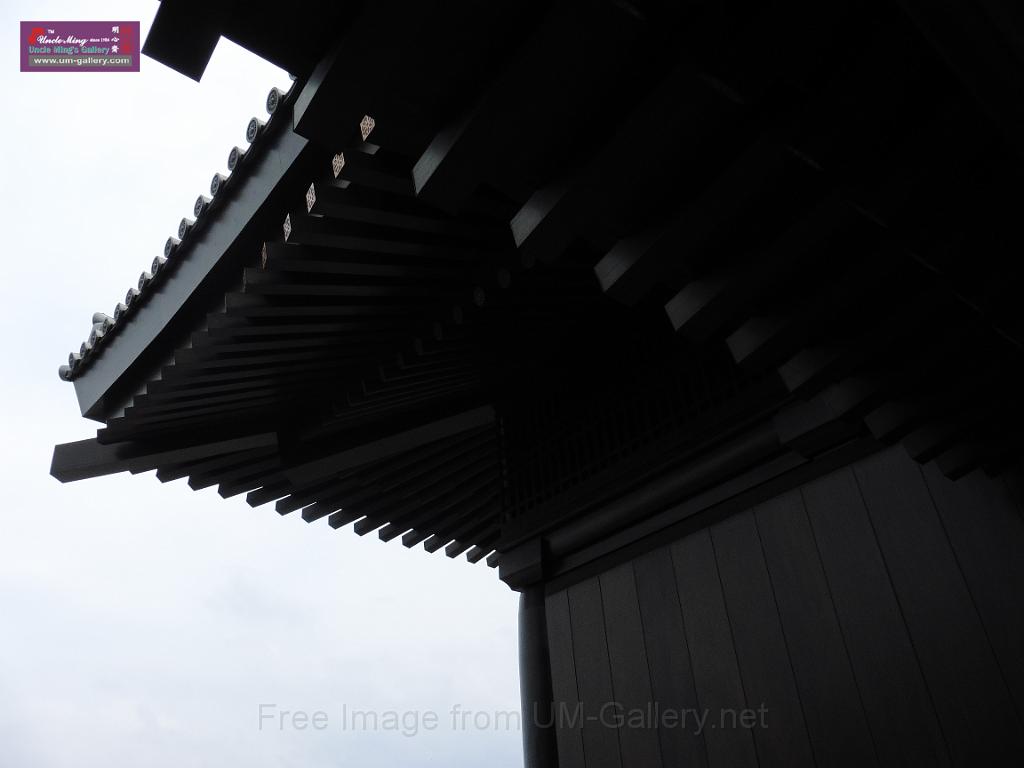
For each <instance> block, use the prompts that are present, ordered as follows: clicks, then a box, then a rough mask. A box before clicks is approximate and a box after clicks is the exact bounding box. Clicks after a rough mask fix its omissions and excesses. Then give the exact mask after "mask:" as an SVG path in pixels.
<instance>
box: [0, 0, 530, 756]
mask: <svg viewBox="0 0 1024 768" xmlns="http://www.w3.org/2000/svg"><path fill="white" fill-rule="evenodd" d="M156 8H157V3H155V2H152V3H150V2H124V1H122V2H89V1H87V2H82V0H78V2H49V1H47V2H34V3H24V2H13V3H12V2H11V0H4V1H3V3H0V21H2V23H0V29H3V30H6V31H5V32H4V34H3V36H2V38H3V39H6V40H7V41H9V43H8V49H7V53H6V54H5V58H4V66H3V68H2V72H0V85H2V88H0V94H2V95H0V98H2V99H3V102H4V106H3V118H2V119H0V147H2V151H3V158H2V163H0V215H2V216H3V222H4V225H3V229H4V232H5V234H6V237H5V238H4V251H3V253H2V254H0V259H2V261H0V275H2V279H0V307H2V311H3V316H4V317H5V322H4V324H3V327H4V332H3V334H2V336H0V393H2V403H3V407H4V429H3V437H4V439H3V442H2V447H0V451H2V452H3V456H2V461H0V481H2V482H0V489H2V491H3V502H2V506H0V765H4V766H19V767H20V766H43V767H47V768H48V767H50V766H75V768H87V767H88V766H103V767H104V768H108V767H109V766H121V765H125V766H127V765H131V766H138V767H139V768H145V767H146V766H175V768H180V767H182V766H207V765H208V766H225V765H247V766H304V767H306V768H316V767H317V766H360V767H366V768H370V767H372V766H389V768H393V767H398V766H400V767H402V768H408V767H412V766H419V765H439V764H447V765H467V766H472V765H485V764H486V765H497V766H518V765H521V756H520V755H521V752H520V734H519V732H518V731H516V730H508V729H506V728H504V727H499V728H497V729H496V728H494V727H493V725H492V726H491V727H483V728H480V729H477V728H475V727H473V726H472V718H471V719H470V720H468V721H466V724H467V726H468V730H467V731H462V730H461V728H460V727H457V728H455V729H453V728H452V722H451V715H450V713H451V709H452V707H453V706H459V707H461V708H462V709H463V710H469V711H472V712H475V713H483V714H486V715H488V716H490V717H488V718H485V717H484V716H483V715H481V716H480V717H479V719H478V724H481V725H484V724H485V722H484V721H485V719H492V718H493V714H494V713H495V712H507V711H510V710H516V709H518V677H517V668H516V609H517V595H515V594H514V593H513V592H511V591H510V590H509V589H508V588H507V587H505V586H504V585H503V584H502V583H501V582H499V581H498V580H497V576H496V574H495V572H494V571H493V570H491V569H489V568H487V567H486V566H484V565H483V564H480V565H477V566H473V565H469V564H468V563H466V561H465V560H464V559H462V558H460V559H458V560H454V561H453V560H450V559H448V558H447V557H445V556H444V555H443V554H440V553H439V554H436V555H428V554H426V553H425V552H423V550H422V549H418V550H407V549H405V548H404V547H403V546H401V544H399V543H397V542H392V543H391V544H383V543H381V542H380V541H379V540H378V539H377V537H376V536H375V535H370V536H366V537H363V538H360V537H358V536H356V535H355V534H354V533H353V532H352V531H351V530H350V529H344V530H342V531H332V530H331V529H330V528H329V527H328V526H327V522H326V520H321V521H319V522H318V523H314V524H312V525H307V524H306V523H304V522H302V520H301V519H300V518H298V517H297V516H294V515H292V516H288V517H284V518H281V517H279V516H278V515H277V513H276V512H274V510H273V507H272V505H268V506H266V507H260V508H257V509H252V508H250V507H249V506H248V505H247V504H246V503H245V501H244V497H236V498H233V499H228V500H224V499H221V498H220V497H219V496H218V495H217V493H216V490H215V489H213V488H210V489H207V490H204V491H199V492H194V491H192V490H191V489H189V488H188V486H187V485H186V484H185V481H183V480H180V481H176V482H174V483H168V484H161V483H160V482H159V481H158V480H156V478H155V477H154V476H153V474H152V473H147V474H143V475H136V476H132V475H113V476H110V477H106V478H99V479H96V480H88V481H82V482H78V483H72V484H68V485H61V484H60V483H58V482H57V481H56V480H54V479H53V478H51V477H50V476H49V474H48V470H49V463H50V455H51V451H52V448H53V445H54V444H55V443H60V442H68V441H70V440H77V439H81V438H85V437H91V436H92V435H94V434H95V428H96V426H97V425H96V424H95V423H93V422H89V421H87V420H85V419H83V418H81V416H80V415H79V411H78V406H77V403H76V400H75V397H74V392H73V387H72V385H70V384H68V383H65V382H62V381H60V380H59V379H58V377H57V367H58V366H59V365H60V364H61V363H62V362H63V361H64V360H65V359H66V358H67V354H68V352H70V351H71V350H73V349H77V348H78V345H79V344H80V343H81V341H82V340H83V339H84V338H85V336H86V335H87V334H88V332H89V329H90V318H91V316H92V313H93V312H95V311H104V312H107V313H110V314H112V313H113V308H114V305H115V304H116V303H117V301H118V300H119V299H120V298H121V297H123V295H124V293H125V291H126V290H127V288H128V287H129V286H131V285H132V284H134V283H135V281H136V280H137V279H138V275H139V273H140V272H142V271H143V270H144V269H148V265H149V263H150V262H151V261H152V259H153V257H154V256H156V255H158V254H160V253H161V252H162V248H163V243H164V240H165V239H166V238H167V236H168V235H169V234H171V233H172V232H174V231H175V230H176V229H177V224H178V221H179V220H180V219H181V217H182V216H184V215H186V214H190V212H191V209H192V204H193V202H194V201H195V198H196V196H197V195H198V194H199V193H201V192H205V191H206V190H207V187H208V186H209V180H210V177H211V176H212V175H213V173H214V172H215V171H221V172H226V171H227V169H226V167H225V166H226V160H227V155H228V151H229V150H230V149H231V147H232V145H234V144H239V145H242V146H244V135H245V126H246V123H247V121H248V119H249V118H250V117H251V116H253V115H259V116H260V117H264V116H265V112H264V108H263V103H264V99H265V97H266V93H267V91H268V90H269V89H270V87H271V86H273V85H278V86H287V85H288V82H289V81H288V77H287V74H286V73H284V72H282V71H280V70H277V69H276V68H274V67H272V66H270V65H269V64H267V63H266V62H264V61H262V60H260V59H258V58H257V57H255V56H253V55H252V54H249V53H248V52H246V51H244V50H242V49H241V48H238V47H237V46H234V45H233V44H231V43H229V42H227V41H223V40H222V41H221V42H220V44H219V45H218V47H217V50H216V52H215V53H214V56H213V60H212V61H211V63H210V66H209V68H208V69H207V71H206V74H205V76H204V77H203V81H202V83H201V84H196V83H194V82H193V81H191V80H189V79H187V78H185V77H184V76H182V75H179V74H177V73H175V72H172V71H171V70H169V69H167V68H165V67H163V66H162V65H160V64H157V63H156V62H154V61H152V60H150V59H146V58H143V60H142V72H141V73H138V74H131V73H111V74H106V73H100V74H88V73H67V74H63V73H31V74H22V73H20V72H19V71H18V67H19V63H18V50H17V49H16V48H15V47H14V44H13V41H14V40H15V39H16V36H18V35H19V32H18V22H19V21H21V20H26V21H30V20H31V21H47V20H62V19H94V20H100V21H104V20H108V19H110V20H135V19H138V20H140V21H141V22H142V34H143V37H144V36H145V34H146V31H147V30H148V27H149V24H150V21H151V20H152V16H153V15H154V14H155V12H156ZM260 704H266V705H276V707H277V709H278V710H289V711H296V710H302V711H305V712H307V713H308V714H309V715H310V716H312V714H313V713H314V712H315V711H318V710H319V711H323V712H325V713H326V715H327V727H326V728H324V729H322V730H313V729H312V728H307V729H306V730H296V729H293V728H289V727H286V729H285V730H284V731H281V730H279V729H278V724H277V722H278V721H273V722H272V721H269V720H267V721H265V722H264V725H263V729H262V730H260V722H259V717H258V713H259V705H260ZM345 707H347V708H348V710H349V711H350V712H351V710H353V709H361V710H371V709H376V710H377V711H379V712H384V711H386V710H397V711H399V712H403V713H406V712H411V713H418V714H419V715H421V716H425V715H426V714H427V713H429V712H433V713H436V714H437V716H438V722H437V724H436V727H435V728H434V729H433V730H426V729H424V728H421V729H420V732H419V733H418V735H416V736H407V735H403V734H402V733H396V732H394V731H386V732H385V731H380V732H377V733H373V732H365V731H364V732H353V731H351V730H344V729H343V728H342V719H343V712H344V709H343V708H345ZM271 711H273V710H271V709H270V708H265V710H264V712H265V713H269V712H271ZM406 717H411V715H406ZM460 719H461V718H460ZM321 722H322V720H321ZM412 724H413V723H412V721H411V720H409V721H407V723H406V725H407V726H411V725H412ZM408 730H409V731H411V730H412V728H411V727H410V728H409V729H408Z"/></svg>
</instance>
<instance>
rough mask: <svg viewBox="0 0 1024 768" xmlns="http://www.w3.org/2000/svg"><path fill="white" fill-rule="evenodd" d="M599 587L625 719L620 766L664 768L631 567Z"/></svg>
mask: <svg viewBox="0 0 1024 768" xmlns="http://www.w3.org/2000/svg"><path fill="white" fill-rule="evenodd" d="M600 584H601V598H602V600H603V601H604V621H605V633H606V635H607V637H608V659H609V662H610V664H611V675H612V690H613V691H614V692H615V702H616V704H617V705H618V707H619V710H618V712H617V716H618V717H622V718H626V719H627V720H626V725H625V727H624V728H622V729H621V730H620V731H619V746H620V751H621V755H622V764H623V765H624V766H630V765H636V764H637V763H639V764H640V765H650V766H654V767H655V768H661V765H662V763H661V748H660V745H659V744H658V732H657V730H656V729H655V727H654V726H655V724H656V723H655V722H653V718H652V717H651V713H650V712H649V711H648V708H649V706H650V704H651V702H652V701H654V698H653V695H652V693H651V674H650V669H649V667H648V664H647V651H646V649H645V647H644V628H643V623H642V622H641V619H640V604H639V602H638V600H637V594H636V582H635V579H634V576H633V565H632V563H626V564H625V565H622V566H619V567H618V568H614V569H612V570H610V571H607V572H606V573H603V574H601V576H600Z"/></svg>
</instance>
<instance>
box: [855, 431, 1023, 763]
mask: <svg viewBox="0 0 1024 768" xmlns="http://www.w3.org/2000/svg"><path fill="white" fill-rule="evenodd" d="M855 473H856V476H857V480H858V483H859V485H860V488H861V491H862V493H863V496H864V501H865V504H866V506H867V509H868V512H869V514H870V515H871V520H872V523H873V524H874V528H875V533H876V536H877V537H878V542H879V544H880V546H881V550H882V554H883V556H884V557H885V562H886V565H887V567H888V569H889V573H890V574H891V576H892V583H893V587H894V588H895V592H896V596H897V598H898V600H899V602H900V605H901V606H902V608H903V616H904V619H905V621H906V624H907V627H908V629H909V630H910V635H911V637H912V638H913V639H914V645H915V647H916V648H917V652H918V657H919V658H920V660H921V667H922V669H923V670H924V675H925V679H926V680H927V681H928V685H929V688H930V689H931V692H932V696H933V698H934V701H935V707H936V710H937V712H938V715H939V721H940V722H941V723H942V728H943V733H944V734H945V736H946V741H947V743H948V745H949V749H950V753H951V757H952V758H953V762H954V763H956V764H959V765H965V764H970V763H972V762H973V764H980V763H979V761H981V762H985V761H993V762H995V761H998V760H999V759H1002V758H1005V756H1007V755H1010V754H1013V752H1012V751H1011V749H1012V748H1013V747H1014V745H1013V743H1012V740H1013V739H1016V740H1017V742H1018V743H1017V745H1016V746H1017V747H1019V739H1020V727H1019V721H1018V720H1017V717H1016V713H1015V712H1014V709H1013V703H1012V702H1011V700H1010V696H1009V692H1008V691H1007V688H1006V684H1005V682H1004V681H1003V678H1002V675H1001V674H1000V670H999V667H998V665H997V664H996V659H995V656H994V654H993V653H992V648H991V646H990V644H989V641H988V638H987V636H986V634H985V630H984V627H983V626H982V624H981V620H980V618H979V616H978V611H977V608H976V607H975V605H974V601H973V600H972V599H971V595H970V592H969V591H968V589H967V585H966V583H965V582H964V579H963V576H962V574H961V572H960V566H959V564H958V563H957V561H956V557H955V556H954V554H953V550H952V548H951V547H950V543H949V540H948V538H947V537H946V533H945V531H944V530H943V527H942V524H941V522H940V519H939V516H938V514H937V512H936V510H935V506H934V505H933V504H932V499H931V496H930V494H929V492H928V487H927V485H926V484H925V481H924V478H923V477H922V475H921V470H920V468H919V467H918V466H917V464H915V463H914V462H912V461H909V460H908V459H907V458H906V457H905V456H904V455H903V454H902V453H900V452H898V451H886V452H884V453H880V454H876V455H875V456H872V457H869V458H868V459H865V460H864V461H862V462H860V463H858V465H857V466H856V467H855Z"/></svg>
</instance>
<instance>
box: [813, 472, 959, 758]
mask: <svg viewBox="0 0 1024 768" xmlns="http://www.w3.org/2000/svg"><path fill="white" fill-rule="evenodd" d="M802 490H803V496H804V503H805V505H806V507H807V514H808V518H809V519H810V521H811V529H812V531H813V533H814V538H815V541H816V543H817V545H818V551H819V553H820V555H821V561H822V566H823V567H824V570H825V576H826V578H827V579H828V583H829V588H830V592H831V595H832V601H833V604H834V605H835V609H836V614H837V616H838V618H839V624H840V627H841V628H842V631H843V636H844V637H845V639H846V647H847V650H848V651H849V654H850V660H851V662H852V664H853V669H854V674H855V676H856V679H857V684H858V687H859V689H860V693H861V697H862V699H863V701H864V709H865V711H866V713H867V716H868V721H869V723H870V725H871V731H872V734H873V736H874V740H875V745H876V746H877V748H878V755H879V759H880V761H881V763H882V764H883V765H948V764H949V753H948V751H947V749H946V745H945V741H944V739H943V734H942V730H941V728H940V727H939V721H938V718H937V716H936V714H935V709H934V706H933V705H932V701H931V696H930V694H929V692H928V688H927V686H926V685H925V681H924V677H923V676H922V674H921V670H920V666H919V664H918V660H917V655H916V653H915V651H914V647H913V645H912V644H911V641H910V635H909V633H908V631H907V628H906V625H905V624H904V622H903V615H902V613H901V611H900V606H899V603H898V602H897V600H896V594H895V592H894V591H893V589H892V585H891V583H890V581H889V574H888V572H887V570H886V568H885V562H884V560H883V559H882V554H881V552H880V551H879V549H878V543H877V541H876V540H875V534H874V531H873V530H872V527H871V521H870V519H869V518H868V514H867V510H866V509H865V508H864V503H863V501H862V500H861V497H860V489H859V488H858V487H857V483H856V480H855V479H854V477H853V471H852V470H851V469H849V468H846V469H842V470H840V471H838V472H834V473H833V474H831V475H827V476H826V477H823V478H820V479H819V480H816V481H814V482H811V483H808V484H807V485H805V486H804V487H803V489H802Z"/></svg>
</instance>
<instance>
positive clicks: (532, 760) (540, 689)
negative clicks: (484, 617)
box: [519, 585, 558, 768]
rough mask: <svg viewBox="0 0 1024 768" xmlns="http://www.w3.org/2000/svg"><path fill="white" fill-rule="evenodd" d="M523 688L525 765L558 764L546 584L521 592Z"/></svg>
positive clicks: (549, 767) (541, 767) (550, 766)
mask: <svg viewBox="0 0 1024 768" xmlns="http://www.w3.org/2000/svg"><path fill="white" fill-rule="evenodd" d="M519 691H520V695H521V697H522V706H523V765H524V766H525V768H555V766H557V765H558V756H557V753H556V750H555V733H554V728H553V727H552V725H551V698H552V697H551V671H550V662H549V659H548V628H547V616H546V614H545V611H544V587H543V586H542V585H535V586H532V587H527V588H526V589H524V590H523V591H522V592H521V593H520V595H519Z"/></svg>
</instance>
